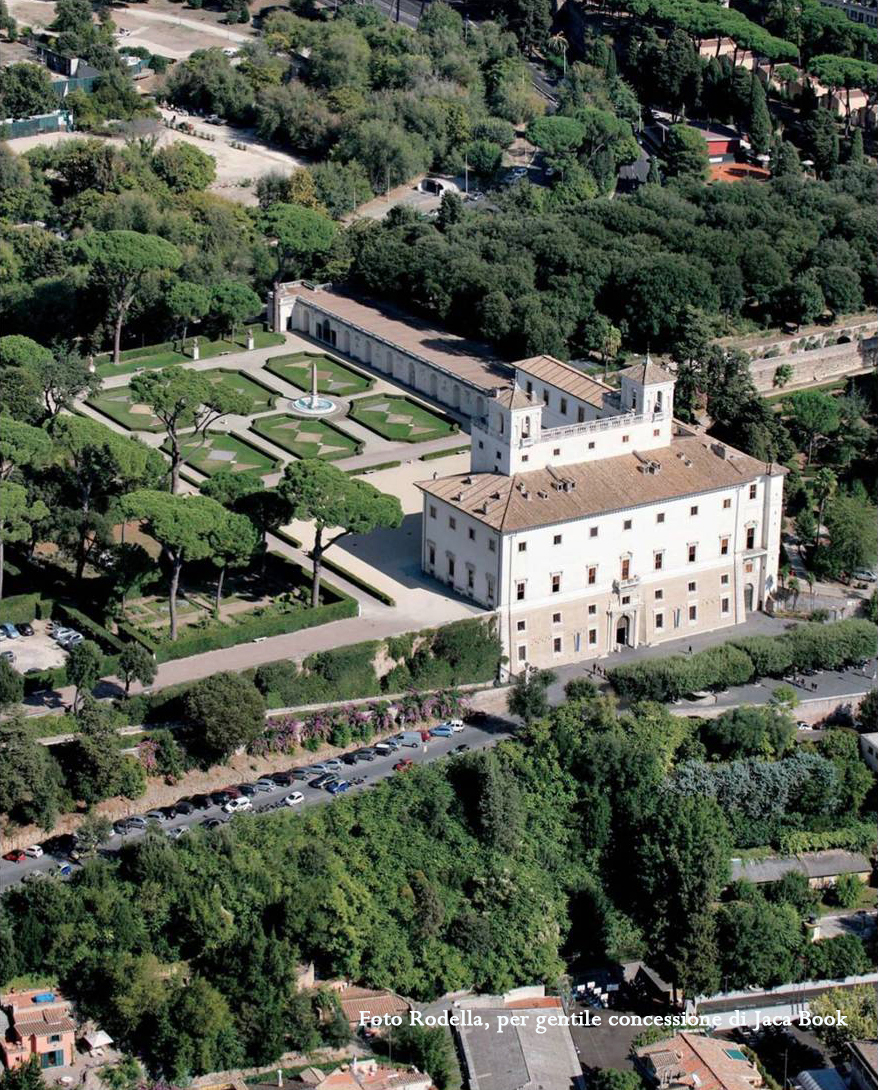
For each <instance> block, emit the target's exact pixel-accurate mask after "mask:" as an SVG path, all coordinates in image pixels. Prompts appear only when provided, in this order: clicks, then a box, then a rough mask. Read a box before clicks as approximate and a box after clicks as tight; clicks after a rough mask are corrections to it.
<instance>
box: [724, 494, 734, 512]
mask: <svg viewBox="0 0 879 1090" xmlns="http://www.w3.org/2000/svg"><path fill="white" fill-rule="evenodd" d="M730 507H732V500H731V499H730V498H729V497H728V496H727V498H726V499H725V500H724V501H723V509H724V511H728V510H729V509H730Z"/></svg>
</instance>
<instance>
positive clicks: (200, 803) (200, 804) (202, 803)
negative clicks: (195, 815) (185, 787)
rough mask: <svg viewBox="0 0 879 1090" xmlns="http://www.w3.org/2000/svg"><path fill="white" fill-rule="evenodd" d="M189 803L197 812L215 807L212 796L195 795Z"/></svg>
mask: <svg viewBox="0 0 879 1090" xmlns="http://www.w3.org/2000/svg"><path fill="white" fill-rule="evenodd" d="M189 801H190V802H191V803H192V805H193V806H194V807H195V809H196V810H208V809H209V808H210V807H211V806H213V805H214V800H213V798H212V797H211V796H210V795H193V796H192V798H191V799H190V800H189Z"/></svg>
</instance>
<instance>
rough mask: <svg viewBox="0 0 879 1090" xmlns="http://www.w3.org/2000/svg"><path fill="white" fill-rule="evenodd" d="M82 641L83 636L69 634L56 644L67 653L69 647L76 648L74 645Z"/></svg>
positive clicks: (77, 633) (73, 633)
mask: <svg viewBox="0 0 879 1090" xmlns="http://www.w3.org/2000/svg"><path fill="white" fill-rule="evenodd" d="M84 639H85V636H83V634H82V633H81V632H70V633H68V634H67V635H66V636H65V637H64V639H63V640H59V641H58V642H59V643H60V644H61V646H62V647H63V648H64V650H65V651H69V650H70V648H71V647H76V645H77V644H78V643H82V642H83V640H84Z"/></svg>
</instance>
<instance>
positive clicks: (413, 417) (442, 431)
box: [348, 394, 457, 443]
mask: <svg viewBox="0 0 879 1090" xmlns="http://www.w3.org/2000/svg"><path fill="white" fill-rule="evenodd" d="M348 415H349V416H350V417H351V419H352V420H356V421H357V423H358V424H363V426H364V427H366V428H369V429H370V430H371V431H374V432H376V434H377V435H381V436H382V437H383V438H384V439H396V440H398V441H402V442H404V443H424V442H427V441H428V440H431V439H442V438H444V437H445V436H447V435H453V434H454V433H455V431H456V430H457V425H455V424H453V423H451V422H449V421H447V420H443V419H442V418H441V417H439V416H437V415H435V414H434V413H432V412H430V411H429V410H427V409H425V408H422V406H421V405H419V404H417V402H415V401H413V400H412V399H411V398H408V397H399V396H394V395H392V394H391V395H389V394H371V395H370V396H369V397H358V398H356V399H355V400H354V401H352V402H351V403H350V406H349V409H348Z"/></svg>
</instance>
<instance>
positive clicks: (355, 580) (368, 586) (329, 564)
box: [321, 557, 397, 606]
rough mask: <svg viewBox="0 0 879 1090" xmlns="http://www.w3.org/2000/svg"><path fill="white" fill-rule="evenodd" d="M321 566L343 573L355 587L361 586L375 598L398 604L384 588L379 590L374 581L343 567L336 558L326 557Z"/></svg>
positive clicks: (339, 573) (338, 573) (388, 604)
mask: <svg viewBox="0 0 879 1090" xmlns="http://www.w3.org/2000/svg"><path fill="white" fill-rule="evenodd" d="M321 566H322V567H324V568H326V569H327V570H328V571H331V572H333V574H334V575H341V577H342V578H343V579H347V580H348V582H349V583H351V584H352V585H353V586H355V587H359V589H360V590H362V591H365V592H366V593H367V594H371V595H372V597H373V598H377V599H378V600H379V601H380V602H382V603H384V605H386V606H395V605H396V604H397V602H396V599H394V598H392V597H391V596H390V594H387V593H385V591H383V590H379V588H378V587H374V586H373V585H372V583H367V581H366V580H365V579H361V577H360V576H359V575H355V574H354V572H352V571H348V569H347V568H343V567H342V565H341V564H337V563H336V562H335V560H327V558H326V557H324V559H323V560H322V561H321Z"/></svg>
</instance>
